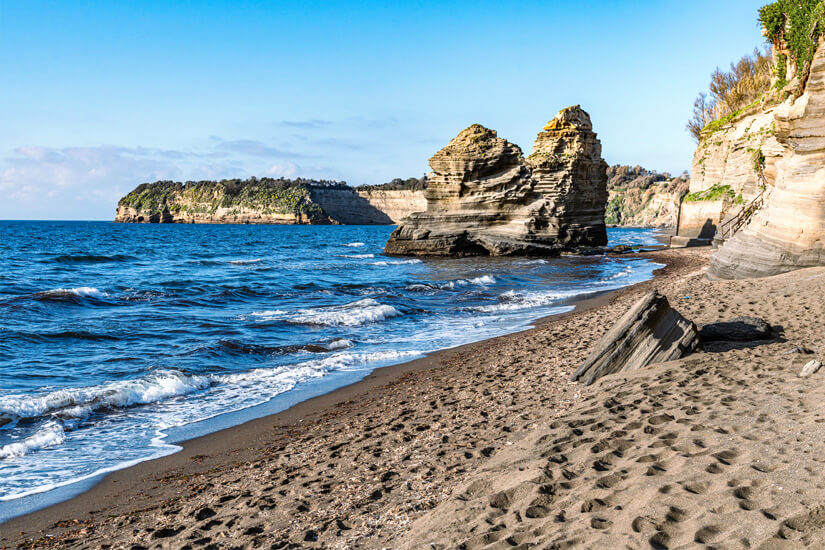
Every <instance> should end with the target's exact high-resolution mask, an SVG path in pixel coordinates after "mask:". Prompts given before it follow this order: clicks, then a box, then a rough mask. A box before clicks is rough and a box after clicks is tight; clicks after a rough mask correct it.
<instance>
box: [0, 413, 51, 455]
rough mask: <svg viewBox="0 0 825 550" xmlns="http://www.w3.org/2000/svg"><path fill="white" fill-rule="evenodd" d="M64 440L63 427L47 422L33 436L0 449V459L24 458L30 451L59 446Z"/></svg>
mask: <svg viewBox="0 0 825 550" xmlns="http://www.w3.org/2000/svg"><path fill="white" fill-rule="evenodd" d="M65 440H66V433H65V432H64V431H63V427H62V426H60V424H58V423H57V422H54V421H49V422H47V423H46V424H44V425H43V427H42V428H40V429H39V430H37V432H35V433H34V435H31V436H29V437H27V438H26V439H23V440H22V441H15V442H14V443H9V444H8V445H3V446H2V447H0V459H4V458H17V457H21V456H25V455H27V454H29V453H30V452H32V451H36V450H38V449H44V448H46V447H53V446H55V445H60V444H62V443H63V442H64V441H65Z"/></svg>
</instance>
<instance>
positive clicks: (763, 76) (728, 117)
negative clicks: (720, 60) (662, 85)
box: [687, 49, 772, 141]
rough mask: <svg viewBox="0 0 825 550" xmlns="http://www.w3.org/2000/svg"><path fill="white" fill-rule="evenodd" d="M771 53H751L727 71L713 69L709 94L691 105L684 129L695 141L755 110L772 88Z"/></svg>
mask: <svg viewBox="0 0 825 550" xmlns="http://www.w3.org/2000/svg"><path fill="white" fill-rule="evenodd" d="M771 74H772V67H771V57H770V52H767V51H761V50H758V49H757V50H754V52H753V55H746V56H744V57H743V58H742V59H740V60H739V61H738V62H736V63H731V66H730V71H722V70H720V69H718V68H717V69H716V70H715V71H714V72H713V74H711V76H710V86H709V94H708V93H705V92H702V93H700V94H699V97H697V98H696V101H694V103H693V116H692V117H691V119H690V120H689V121H688V123H687V129H688V131H689V132H690V133H691V135H692V136H693V137H694V138H695V139H696V140H697V141H700V140H702V139H706V138H708V137H709V136H711V135H713V134H714V133H715V132H717V131H719V130H720V129H722V128H724V127H725V126H726V125H727V124H728V123H730V122H731V121H733V120H734V119H735V118H737V117H739V116H740V115H742V114H744V113H745V112H746V111H748V110H750V109H751V108H753V107H755V106H757V105H758V104H759V102H760V100H761V99H762V98H763V97H764V95H765V92H767V91H768V89H769V88H770V84H771Z"/></svg>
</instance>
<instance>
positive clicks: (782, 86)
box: [674, 1, 825, 279]
mask: <svg viewBox="0 0 825 550" xmlns="http://www.w3.org/2000/svg"><path fill="white" fill-rule="evenodd" d="M809 4H810V5H809ZM819 4H820V8H821V2H820V3H819ZM812 5H813V4H811V3H810V2H807V3H806V2H803V3H793V2H782V1H780V2H774V3H772V4H768V5H766V6H764V7H763V8H762V9H761V10H760V20H761V22H762V26H763V34H764V35H765V36H766V37H767V38H768V40H769V41H770V43H771V44H772V48H771V52H770V56H769V57H767V58H766V59H768V60H769V61H768V63H769V67H768V70H766V71H765V70H763V73H764V74H766V75H767V76H764V77H763V79H764V82H765V87H764V89H763V91H761V93H760V95H759V96H758V97H757V99H756V100H754V101H753V102H751V103H749V104H747V105H744V106H743V107H741V108H738V109H736V110H733V111H732V112H729V113H728V114H726V115H725V116H723V117H721V118H718V119H716V120H712V121H711V122H710V123H708V124H707V125H706V126H705V127H704V128H703V129H702V130H701V133H700V134H699V136H698V137H699V145H698V148H697V150H696V154H695V156H694V161H693V173H692V179H691V183H690V193H689V194H688V195H687V196H686V197H685V200H684V202H683V204H682V208H681V216H680V223H679V228H678V236H677V237H675V238H674V242H675V243H676V244H689V243H692V242H697V243H707V242H709V241H710V239H713V238H714V237H715V242H716V243H717V244H719V245H720V249H719V251H718V252H717V253H716V254H715V255H714V256H713V257H712V259H711V262H710V269H709V276H711V277H716V278H722V279H732V278H749V277H766V276H770V275H775V274H778V273H783V272H787V271H791V270H794V269H799V268H801V267H809V266H816V265H823V263H825V244H823V243H824V242H825V138H823V135H822V134H823V132H822V128H823V127H825V45H823V29H825V16H824V15H822V14H823V11H822V9H810V8H811V6H812ZM740 65H741V62H740ZM738 68H739V67H732V72H731V73H729V74H730V75H733V76H734V77H735V78H733V79H732V80H731V81H733V82H736V81H737V80H739V81H738V82H737V85H739V84H742V83H744V84H752V83H753V82H754V80H753V78H751V77H750V75H749V74H748V73H747V72H746V73H745V76H742V74H741V73H739V72H737V69H738ZM717 74H718V71H717V73H715V74H714V77H716V76H717ZM741 87H742V86H740V88H741ZM733 92H734V93H739V90H738V89H733ZM728 95H732V94H728ZM740 95H741V94H740ZM729 110H730V109H729Z"/></svg>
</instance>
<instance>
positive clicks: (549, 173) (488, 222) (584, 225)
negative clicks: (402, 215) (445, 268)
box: [386, 106, 607, 256]
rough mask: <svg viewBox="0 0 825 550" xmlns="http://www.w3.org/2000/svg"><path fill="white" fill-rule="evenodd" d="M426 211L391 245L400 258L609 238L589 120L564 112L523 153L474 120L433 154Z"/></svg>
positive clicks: (540, 250)
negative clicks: (526, 155)
mask: <svg viewBox="0 0 825 550" xmlns="http://www.w3.org/2000/svg"><path fill="white" fill-rule="evenodd" d="M430 167H431V168H432V170H433V173H432V174H431V175H430V176H429V187H428V188H427V190H426V193H425V197H426V200H427V209H426V211H425V212H420V213H414V214H411V215H410V216H409V217H408V218H407V221H406V222H405V223H404V224H403V225H401V226H400V227H399V228H398V229H396V230H395V231H394V232H393V234H392V235H391V236H390V240H389V241H388V242H387V246H386V252H387V253H390V254H399V255H436V256H444V255H494V256H501V255H524V254H536V255H547V254H555V253H558V251H559V250H561V249H563V248H569V247H574V246H579V245H591V246H599V245H604V244H606V243H607V235H606V231H605V225H604V205H605V201H606V199H607V190H606V175H605V169H606V167H607V166H606V164H605V163H604V161H603V160H602V159H601V144H600V143H599V141H598V140H597V139H596V134H595V133H593V131H592V126H591V123H590V117H589V116H588V115H587V113H585V112H584V111H582V110H581V108H579V107H578V106H576V107H569V108H567V109H565V110H563V111H561V112H560V113H559V114H558V115H557V116H556V118H554V119H553V120H552V121H550V123H549V124H548V125H547V126H546V127H545V129H544V131H543V132H542V133H540V134H539V135H538V137H537V139H536V143H535V147H534V152H533V154H532V155H530V157H529V158H527V159H525V158H524V157H523V155H522V152H521V149H520V148H519V147H518V146H517V145H515V144H513V143H510V142H509V141H507V140H505V139H502V138H500V137H498V136H497V134H496V132H495V131H493V130H490V129H487V128H485V127H483V126H481V125H478V124H475V125H473V126H470V127H469V128H467V129H465V130H464V131H462V132H461V133H460V134H459V135H458V136H457V137H456V138H454V139H453V140H452V141H450V143H449V144H448V145H447V146H446V147H444V148H443V149H441V150H440V151H439V152H437V153H436V154H435V155H434V156H433V157H432V158H431V159H430Z"/></svg>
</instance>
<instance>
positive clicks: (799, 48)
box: [687, 0, 825, 141]
mask: <svg viewBox="0 0 825 550" xmlns="http://www.w3.org/2000/svg"><path fill="white" fill-rule="evenodd" d="M759 23H760V24H761V25H762V29H763V32H764V34H765V36H766V37H767V39H768V42H769V43H770V45H771V46H772V47H773V55H772V54H771V52H770V50H769V49H766V50H764V51H762V50H759V49H757V50H754V52H753V55H746V56H744V57H743V58H742V59H740V60H739V61H738V62H737V63H732V64H731V67H730V71H721V70H720V69H718V68H717V69H716V71H714V72H713V74H712V75H711V81H710V86H709V92H708V93H705V92H703V93H700V94H699V97H698V98H697V99H696V101H695V102H694V104H693V116H692V117H691V119H690V120H689V121H688V123H687V129H688V131H690V133H691V135H692V136H693V137H694V138H695V139H696V140H697V141H702V140H705V139H707V138H709V137H710V136H712V135H713V134H714V133H715V132H717V131H719V130H722V129H724V128H725V127H726V126H727V125H728V124H729V123H731V122H733V121H735V120H736V119H737V118H738V117H740V116H741V115H744V114H747V112H748V111H750V110H751V109H752V108H754V107H758V106H759V105H760V104H761V105H768V104H771V103H775V102H779V101H781V100H783V99H784V98H785V97H787V96H788V95H797V94H800V93H801V92H802V89H803V87H804V84H805V80H806V79H807V75H808V71H809V70H810V67H811V61H812V60H813V57H814V53H815V52H816V48H817V46H818V45H819V40H820V39H821V38H822V37H823V36H824V35H825V0H777V1H775V2H772V3H770V4H766V5H764V6H762V8H760V10H759ZM771 83H773V87H772V86H771ZM789 84H793V85H791V86H789Z"/></svg>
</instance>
